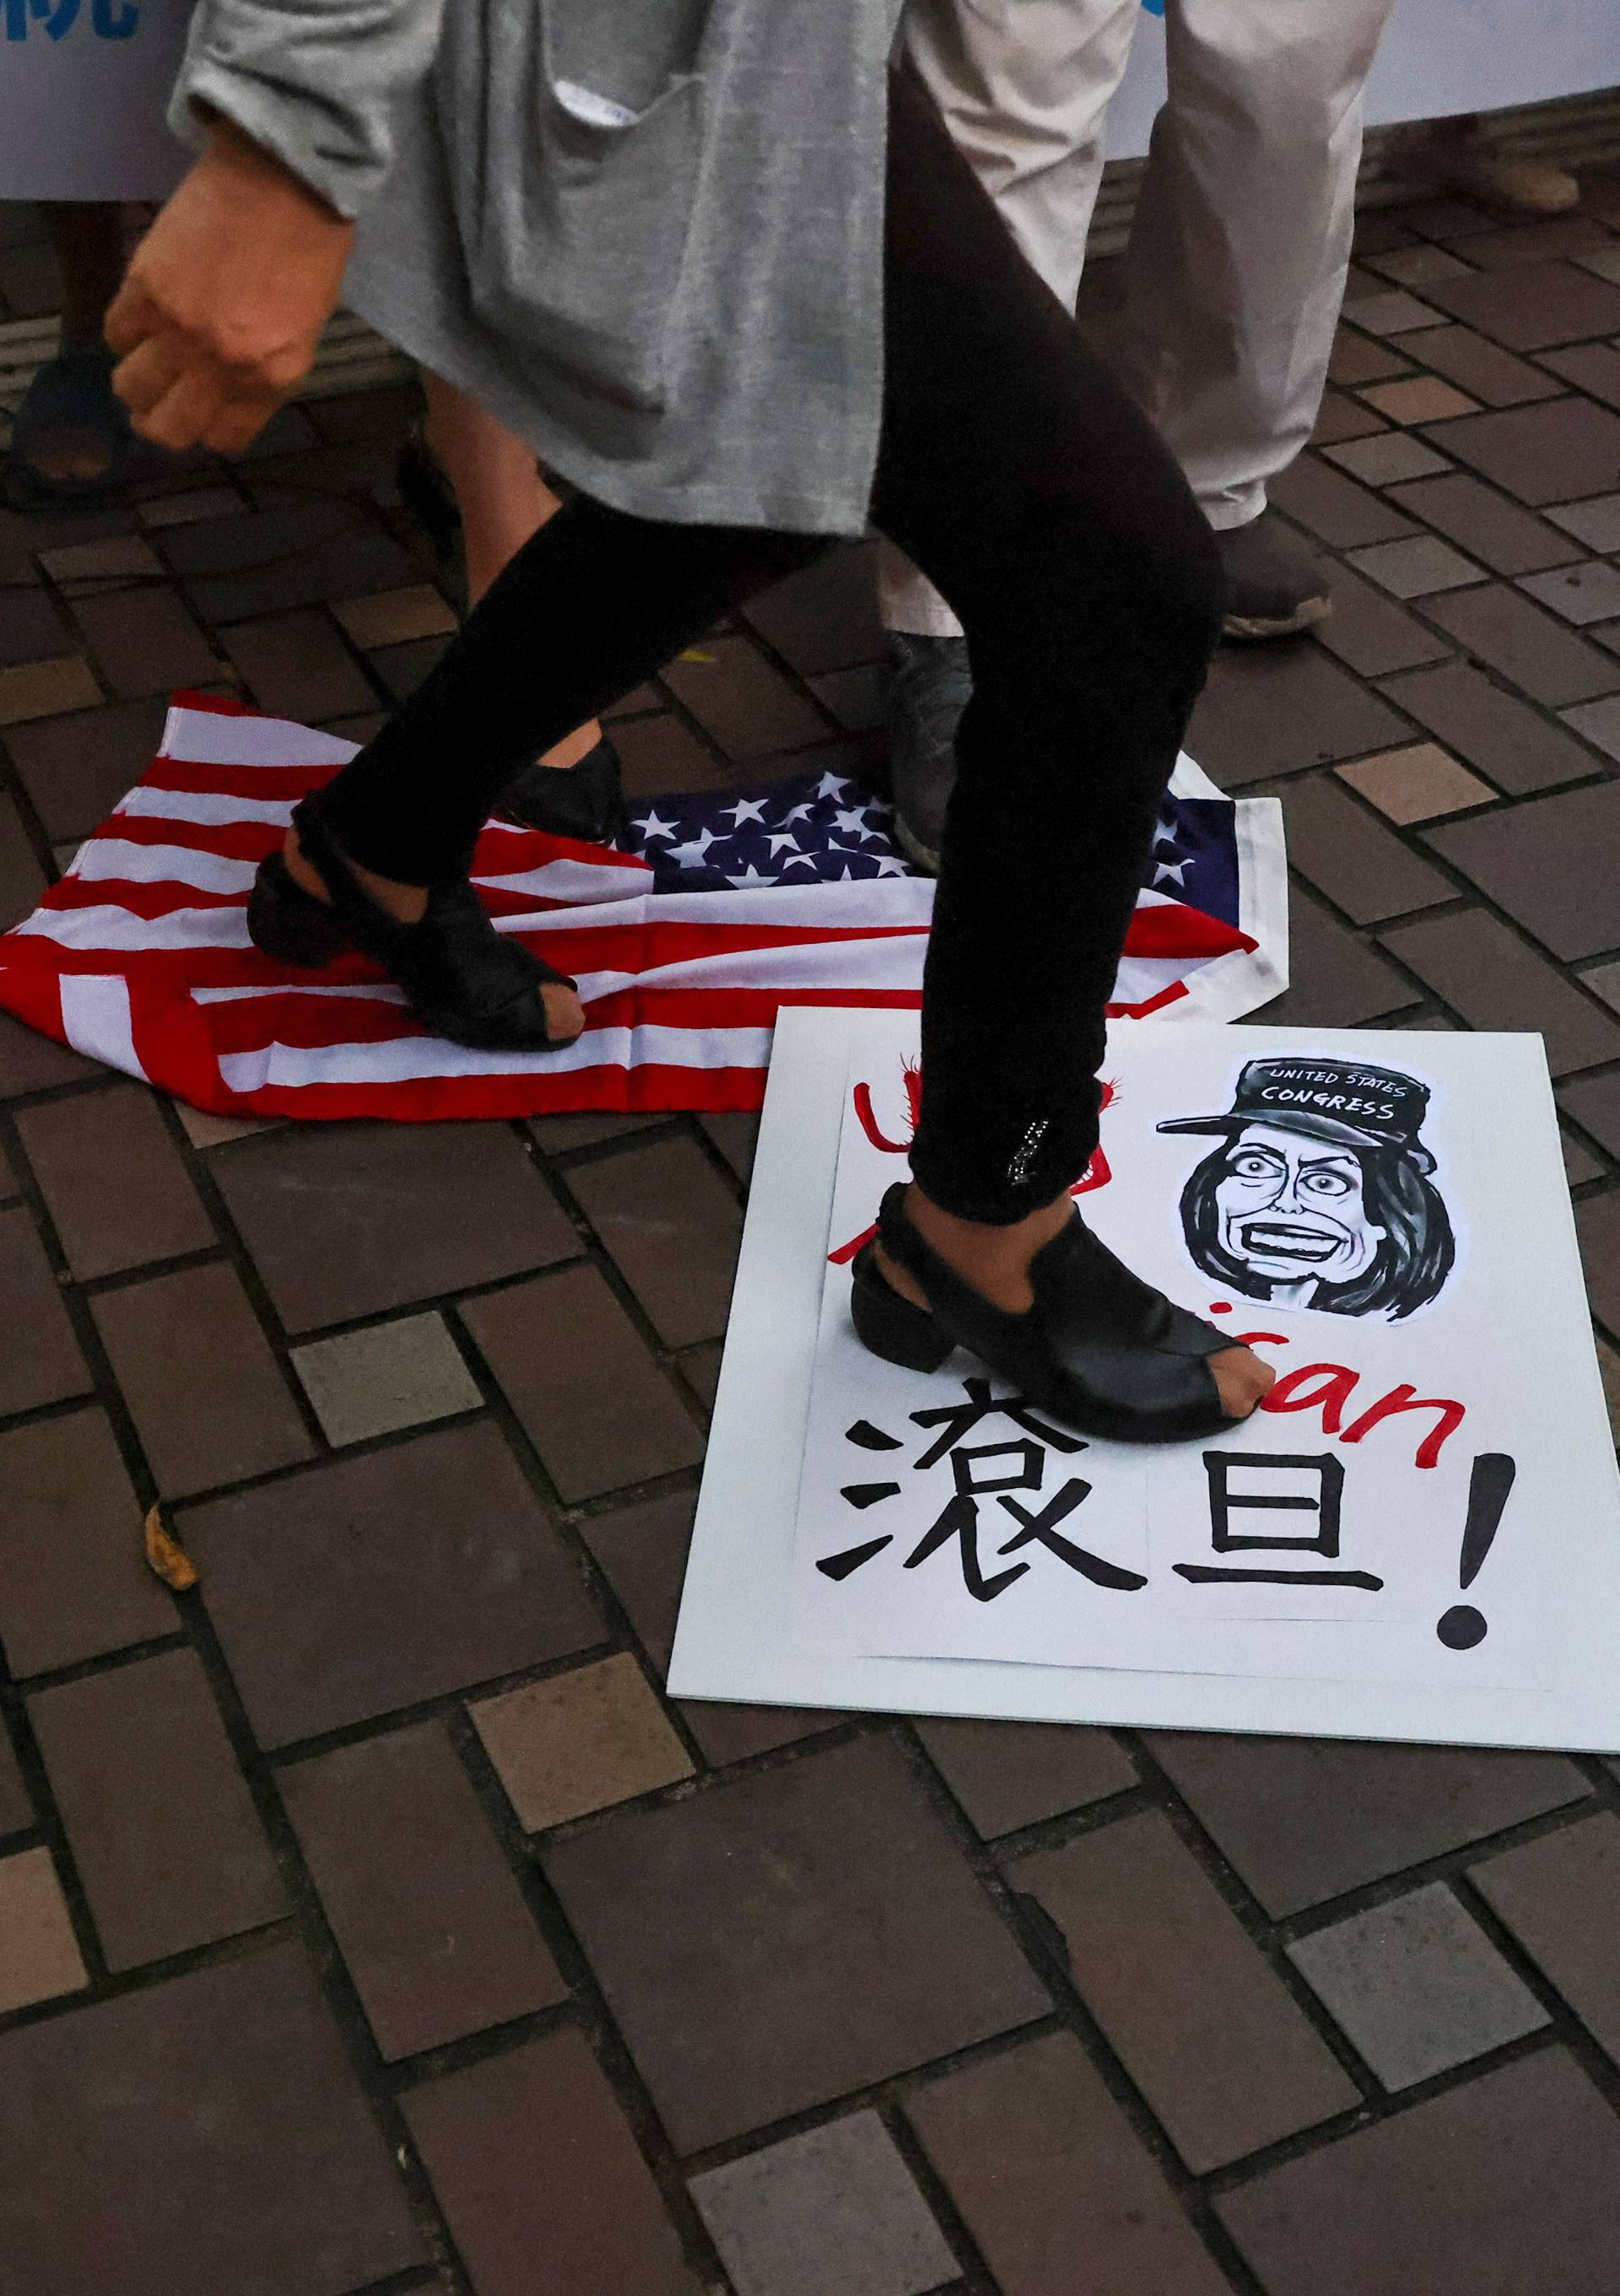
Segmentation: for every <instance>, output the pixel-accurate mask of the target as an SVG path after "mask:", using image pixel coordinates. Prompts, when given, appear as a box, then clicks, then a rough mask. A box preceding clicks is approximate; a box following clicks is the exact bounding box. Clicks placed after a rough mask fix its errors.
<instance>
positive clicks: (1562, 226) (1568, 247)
mask: <svg viewBox="0 0 1620 2296" xmlns="http://www.w3.org/2000/svg"><path fill="white" fill-rule="evenodd" d="M1613 245H1614V242H1613V240H1612V239H1611V238H1610V237H1609V235H1608V233H1607V232H1606V231H1605V230H1604V228H1603V226H1602V225H1601V224H1600V223H1599V222H1598V220H1597V219H1596V217H1593V216H1585V215H1561V216H1548V217H1544V218H1543V219H1542V220H1540V221H1538V222H1535V223H1516V224H1510V225H1508V226H1507V228H1506V229H1505V230H1501V231H1482V232H1478V233H1476V234H1475V235H1474V236H1473V237H1472V238H1471V239H1470V240H1469V242H1468V261H1469V262H1470V263H1472V264H1474V265H1476V266H1477V267H1478V268H1479V269H1480V270H1481V271H1507V270H1510V269H1513V268H1515V267H1516V266H1517V265H1519V264H1521V263H1545V262H1547V261H1549V260H1550V258H1553V257H1556V256H1568V257H1570V258H1572V259H1573V258H1577V257H1579V256H1582V255H1585V254H1587V253H1589V252H1590V251H1591V249H1593V248H1595V247H1612V246H1613Z"/></svg>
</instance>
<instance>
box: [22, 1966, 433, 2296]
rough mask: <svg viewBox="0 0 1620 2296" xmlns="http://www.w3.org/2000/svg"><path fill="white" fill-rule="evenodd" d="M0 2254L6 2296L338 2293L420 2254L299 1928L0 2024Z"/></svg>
mask: <svg viewBox="0 0 1620 2296" xmlns="http://www.w3.org/2000/svg"><path fill="white" fill-rule="evenodd" d="M42 2128H48V2129H50V2130H51V2131H52V2135H53V2143H52V2144H50V2145H48V2146H42V2145H41V2144H39V2142H38V2136H39V2131H40V2130H41V2129H42ZM0 2255H4V2259H5V2262H4V2266H0V2271H4V2272H5V2274H6V2276H7V2281H9V2286H8V2288H7V2296H10V2292H11V2290H12V2289H15V2290H16V2291H17V2292H19V2296H21V2292H23V2291H25V2290H34V2291H43V2290H45V2289H58V2288H60V2289H63V2290H66V2289H70V2288H71V2289H81V2288H83V2289H87V2288H103V2287H110V2286H112V2285H116V2286H117V2287H118V2288H119V2290H120V2291H127V2292H128V2296H136V2292H137V2291H138V2292H140V2296H146V2292H148V2291H151V2292H152V2296H157V2292H158V2291H162V2292H163V2296H224V2292H225V2291H226V2290H227V2289H229V2290H232V2291H241V2292H243V2296H246V2292H248V2291H249V2290H251V2291H252V2292H253V2296H342V2292H344V2291H346V2290H349V2289H352V2288H357V2287H360V2286H365V2285H369V2284H370V2283H371V2282H373V2281H374V2280H376V2279H381V2278H383V2277H385V2276H388V2275H389V2274H391V2273H395V2272H400V2271H403V2270H405V2269H406V2268H407V2267H409V2266H413V2265H417V2264H421V2263H423V2262H424V2260H425V2259H424V2251H423V2248H422V2245H421V2243H420V2241H419V2240H418V2237H417V2235H416V2233H415V2230H414V2228H413V2226H412V2224H411V2219H410V2213H409V2210H408V2209H407V2204H406V2201H405V2197H404V2194H403V2192H402V2190H401V2188H400V2186H399V2182H398V2179H397V2178H396V2177H395V2174H394V2170H393V2165H392V2162H391V2159H390V2156H389V2152H388V2147H387V2145H386V2144H385V2143H384V2142H383V2139H382V2133H381V2131H380V2130H379V2129H378V2128H377V2125H376V2123H375V2121H374V2119H373V2117H372V2114H371V2111H370V2108H369V2106H368V2105H367V2104H366V2100H365V2098H364V2096H363V2095H362V2094H361V2092H360V2089H359V2087H358V2083H357V2082H356V2080H355V2077H354V2075H353V2073H352V2072H351V2071H349V2065H348V2062H347V2061H346V2060H345V2057H344V2054H343V2048H342V2044H341V2040H340V2039H339V2038H338V2034H337V2030H336V2028H335V2027H334V2026H333V2022H332V2020H331V2018H330V2016H329V2014H328V2013H327V2011H326V2008H325V2004H324V2003H323V2001H322V2000H321V1997H320V1993H319V1989H318V1988H317V1985H316V1982H315V1980H314V1978H313V1976H312V1975H311V1974H310V1972H309V1970H308V1967H307V1965H306V1964H305V1962H304V1960H303V1956H302V1955H301V1954H300V1951H299V1950H298V1948H296V1947H293V1946H281V1947H277V1948H274V1949H273V1950H271V1951H269V1952H266V1953H259V1954H255V1955H254V1956H252V1957H251V1959H248V1960H245V1961H243V1960H238V1961H228V1962H223V1963H220V1964H216V1965H215V1966H214V1967H212V1968H209V1969H199V1970H193V1971H192V1972H189V1973H188V1974H186V1975H185V1976H183V1977H177V1978H175V1979H172V1980H169V1982H168V1983H165V1984H162V1985H155V1986H144V1987H143V1988H141V1989H139V1990H138V1991H136V1992H133V1993H126V1994H124V1995H123V1996H122V1997H119V1998H117V1999H114V2000H111V2001H101V2002H97V2003H96V2004H95V2005H93V2006H90V2007H86V2008H81V2009H75V2010H73V2011H71V2012H70V2013H69V2014H68V2015H67V2016H65V2017H59V2018H56V2019H53V2020H52V2021H49V2022H47V2023H43V2024H35V2025H31V2026H28V2027H25V2028H23V2029H22V2030H20V2031H17V2032H12V2033H9V2034H6V2035H5V2036H4V2038H0ZM6 2284H7V2282H6V2281H0V2285H6Z"/></svg>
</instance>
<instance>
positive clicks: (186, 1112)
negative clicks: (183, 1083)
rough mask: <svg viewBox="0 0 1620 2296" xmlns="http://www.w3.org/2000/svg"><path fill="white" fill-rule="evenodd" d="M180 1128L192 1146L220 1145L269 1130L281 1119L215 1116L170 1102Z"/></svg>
mask: <svg viewBox="0 0 1620 2296" xmlns="http://www.w3.org/2000/svg"><path fill="white" fill-rule="evenodd" d="M172 1105H173V1108H174V1111H175V1114H176V1115H177V1117H178V1118H179V1119H180V1129H181V1130H182V1132H184V1133H185V1136H186V1138H187V1139H188V1140H189V1141H190V1142H191V1144H192V1146H193V1148H204V1149H206V1148H223V1147H225V1146H226V1144H228V1143H229V1142H231V1141H233V1140H251V1138H252V1136H253V1135H254V1133H256V1132H269V1131H271V1130H272V1129H273V1128H275V1126H276V1125H277V1124H279V1123H282V1122H284V1119H283V1118H281V1117H277V1116H215V1115H213V1114H212V1113H211V1112H210V1111H209V1110H208V1109H206V1108H188V1107H187V1106H186V1104H185V1102H184V1101H183V1100H177V1101H175V1102H174V1103H172Z"/></svg>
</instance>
